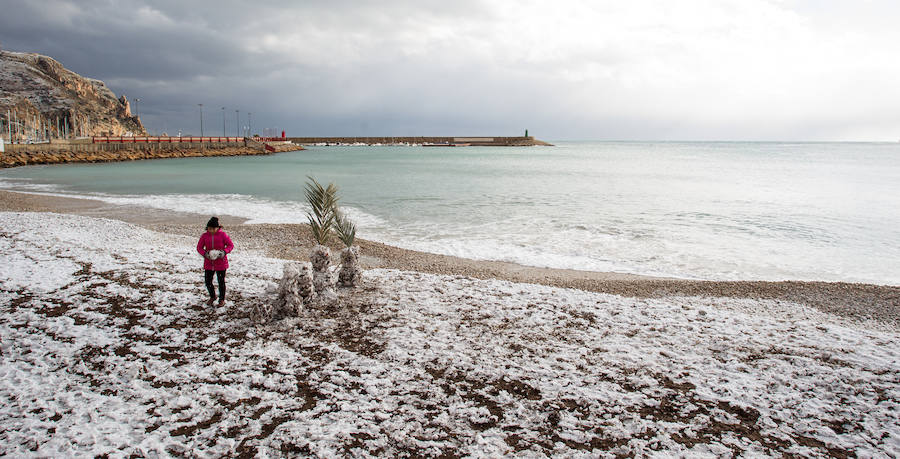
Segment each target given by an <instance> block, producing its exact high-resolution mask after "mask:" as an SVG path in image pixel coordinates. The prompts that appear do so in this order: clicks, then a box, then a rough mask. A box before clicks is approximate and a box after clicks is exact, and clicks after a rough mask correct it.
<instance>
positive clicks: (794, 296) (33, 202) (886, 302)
mask: <svg viewBox="0 0 900 459" xmlns="http://www.w3.org/2000/svg"><path fill="white" fill-rule="evenodd" d="M0 211H13V212H54V213H65V214H75V215H82V216H88V217H95V218H108V219H113V220H120V221H124V222H127V223H131V224H136V225H138V226H141V227H144V228H146V229H149V230H153V231H158V232H161V233H168V234H176V235H183V236H196V235H197V234H199V233H200V232H201V231H202V228H200V226H201V225H202V222H204V221H205V220H206V219H207V216H204V215H198V214H192V213H185V212H175V211H169V210H160V209H152V208H145V207H135V206H123V205H114V204H107V203H104V202H102V201H99V200H91V199H81V198H68V197H60V196H52V195H43V194H32V193H23V192H13V191H5V190H4V191H0ZM219 217H220V220H221V221H222V223H223V226H224V227H225V228H226V231H228V233H229V234H230V235H231V236H232V238H234V239H235V241H236V243H237V244H238V247H240V248H247V249H251V250H261V251H264V252H265V253H266V255H267V256H269V257H273V258H280V259H284V260H297V261H307V257H308V253H309V249H310V248H311V247H312V245H313V242H312V239H311V237H310V236H309V231H308V227H307V225H305V224H246V223H245V222H246V221H247V219H244V218H240V217H234V216H228V215H220V216H219ZM357 241H358V245H359V246H360V250H361V255H362V256H361V262H362V265H363V268H364V269H372V268H387V269H397V270H401V271H415V272H422V273H428V274H441V275H455V276H464V277H472V278H477V279H498V280H506V281H512V282H519V283H526V284H538V285H546V286H552V287H562V288H572V289H577V290H583V291H588V292H597V293H607V294H613V295H619V296H624V297H634V298H663V297H673V296H676V297H678V296H683V297H692V296H700V297H729V298H748V299H769V300H782V301H793V302H797V303H801V304H806V305H809V306H812V307H814V308H816V309H819V310H821V311H824V312H827V313H832V314H837V315H839V316H844V317H850V318H854V319H861V320H874V321H876V322H880V323H884V324H887V325H889V326H891V327H900V286H890V285H874V284H860V283H848V282H824V281H790V280H789V281H755V280H742V281H710V280H688V279H676V278H660V277H650V276H641V275H636V274H623V273H604V272H591V271H577V270H566V269H553V268H538V267H531V266H524V265H518V264H515V263H508V262H501V261H481V260H471V259H466V258H459V257H454V256H448V255H440V254H433V253H426V252H418V251H415V250H408V249H402V248H399V247H393V246H389V245H387V244H382V243H379V242H373V241H367V240H363V239H357ZM332 249H339V245H338V244H337V243H335V244H333V245H332Z"/></svg>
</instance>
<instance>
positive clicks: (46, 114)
mask: <svg viewBox="0 0 900 459" xmlns="http://www.w3.org/2000/svg"><path fill="white" fill-rule="evenodd" d="M7 110H9V113H10V118H11V119H10V120H7V119H6V117H7ZM10 122H12V123H14V124H13V132H14V137H15V130H16V128H15V126H16V124H15V123H18V127H19V132H20V135H19V139H20V140H25V139H28V138H46V137H48V136H49V137H61V136H63V135H65V134H67V133H68V134H69V135H70V136H89V135H129V134H135V135H139V134H146V131H145V130H144V126H143V125H142V124H141V121H140V120H139V119H138V117H137V116H134V115H132V114H131V108H130V106H129V103H128V100H127V99H126V98H125V96H122V97H121V98H116V96H115V94H113V92H112V91H111V90H110V89H109V88H108V87H106V84H104V83H103V82H102V81H100V80H94V79H91V78H85V77H83V76H81V75H78V74H76V73H74V72H72V71H70V70H68V69H66V68H65V67H63V66H62V64H60V63H59V62H57V61H56V60H54V59H52V58H50V57H47V56H42V55H40V54H29V53H17V52H10V51H3V50H0V124H2V128H3V133H4V134H6V132H7V129H6V128H7V125H8V123H10ZM4 137H5V135H4Z"/></svg>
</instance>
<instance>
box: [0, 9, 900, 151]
mask: <svg viewBox="0 0 900 459" xmlns="http://www.w3.org/2000/svg"><path fill="white" fill-rule="evenodd" d="M863 3H864V5H863V4H861V5H862V6H860V7H859V8H856V6H854V8H853V9H851V10H847V9H846V7H845V6H844V3H843V2H836V1H835V2H827V1H823V2H805V1H790V0H783V1H775V0H771V1H770V0H717V1H713V0H685V1H680V2H667V1H661V0H635V1H630V2H615V1H600V2H598V1H579V0H570V1H563V2H553V3H548V2H539V1H526V2H520V1H511V0H496V1H490V2H488V1H474V0H470V1H461V2H441V1H418V2H412V1H380V2H374V1H373V2H355V1H354V2H349V1H328V2H326V1H309V2H303V3H302V4H298V3H296V2H291V1H280V2H266V3H265V4H263V5H254V6H252V7H249V6H248V5H247V4H246V3H244V2H235V1H224V2H192V3H190V4H189V6H185V4H184V3H183V2H176V1H168V0H161V1H147V2H140V1H136V0H131V1H124V2H102V1H93V2H84V3H82V2H78V3H75V2H64V1H55V2H52V3H46V2H41V3H35V2H25V1H10V0H0V6H2V10H3V11H4V12H7V11H13V12H14V13H13V14H4V15H2V16H0V30H2V32H0V40H2V42H3V44H4V47H5V48H7V49H16V50H20V51H35V52H40V53H44V54H49V55H51V56H53V57H55V58H57V59H58V60H60V61H61V62H62V63H63V64H64V65H66V66H67V67H69V68H71V69H72V70H74V71H77V72H79V73H82V74H84V75H86V76H90V77H95V78H100V79H103V80H105V81H106V82H107V83H108V84H109V85H110V86H111V87H112V88H113V89H114V90H115V91H116V92H117V93H126V94H129V95H130V96H131V97H141V98H142V104H143V108H142V115H143V117H144V119H145V122H146V124H147V125H148V126H149V127H150V128H151V130H157V131H158V130H162V129H163V128H167V129H169V130H171V126H175V125H177V126H179V127H181V128H182V129H184V130H185V131H190V130H197V127H198V126H197V125H199V122H198V121H199V120H198V118H199V113H198V110H197V106H196V104H197V103H204V104H207V106H209V107H221V106H227V107H235V108H238V109H241V110H242V112H246V111H252V112H254V113H255V114H254V118H255V119H256V120H257V121H256V122H254V125H255V126H258V127H261V126H279V127H280V128H286V129H287V130H288V132H290V133H294V134H298V135H341V134H343V135H355V134H359V135H367V134H368V135H375V134H385V135H403V134H409V135H418V134H423V135H424V134H459V133H465V134H466V135H469V134H479V135H480V134H490V135H505V134H509V135H513V134H518V133H519V132H521V131H522V130H524V128H526V127H528V128H530V129H531V132H534V133H536V134H538V135H539V136H542V137H545V138H612V139H622V138H636V139H811V140H815V139H826V140H844V139H855V138H857V137H856V136H859V135H865V136H867V137H866V139H875V140H877V139H884V140H895V138H896V136H897V131H900V108H898V107H900V89H897V88H896V85H895V84H894V83H893V82H894V81H897V79H898V78H900V63H898V62H897V59H896V55H897V51H898V45H897V43H900V36H898V35H900V33H898V32H897V30H896V28H895V27H893V23H892V21H889V20H886V17H897V15H896V14H895V13H897V12H898V11H897V8H898V7H896V6H894V5H893V4H892V3H890V2H887V1H870V2H863ZM24 18H29V20H27V21H26V20H24ZM229 110H233V108H230V109H229ZM210 113H213V112H212V111H210ZM231 113H233V111H232V112H231ZM218 115H219V116H220V115H221V109H219V113H218ZM209 116H214V115H209ZM232 116H233V115H232ZM226 118H227V114H226ZM229 123H230V125H233V123H234V122H233V119H232V120H228V119H226V125H229Z"/></svg>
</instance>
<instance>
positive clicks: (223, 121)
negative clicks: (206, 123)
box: [222, 107, 225, 137]
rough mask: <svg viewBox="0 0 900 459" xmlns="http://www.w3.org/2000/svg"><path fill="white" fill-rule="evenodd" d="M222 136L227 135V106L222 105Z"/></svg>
mask: <svg viewBox="0 0 900 459" xmlns="http://www.w3.org/2000/svg"><path fill="white" fill-rule="evenodd" d="M222 137H225V107H222Z"/></svg>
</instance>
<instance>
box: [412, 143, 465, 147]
mask: <svg viewBox="0 0 900 459" xmlns="http://www.w3.org/2000/svg"><path fill="white" fill-rule="evenodd" d="M469 145H470V144H468V143H450V142H437V143H431V142H425V143H423V144H422V146H423V147H468V146H469Z"/></svg>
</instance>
